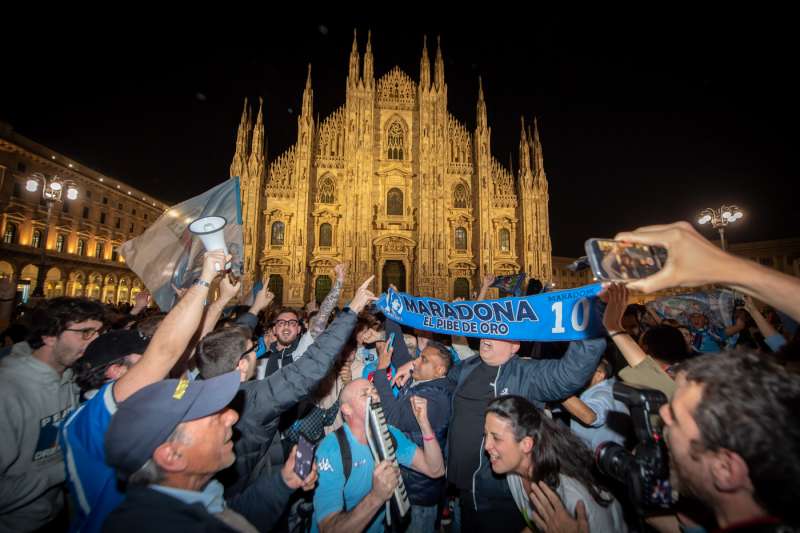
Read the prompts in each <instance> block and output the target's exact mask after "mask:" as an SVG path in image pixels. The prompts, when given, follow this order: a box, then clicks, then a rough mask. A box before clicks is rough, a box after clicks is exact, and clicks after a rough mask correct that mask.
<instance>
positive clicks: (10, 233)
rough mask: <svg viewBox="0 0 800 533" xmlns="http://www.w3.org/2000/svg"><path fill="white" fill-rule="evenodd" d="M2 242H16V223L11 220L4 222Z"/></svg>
mask: <svg viewBox="0 0 800 533" xmlns="http://www.w3.org/2000/svg"><path fill="white" fill-rule="evenodd" d="M3 242H4V243H5V244H15V243H16V242H17V225H16V224H12V223H11V222H9V223H7V224H6V231H5V233H3Z"/></svg>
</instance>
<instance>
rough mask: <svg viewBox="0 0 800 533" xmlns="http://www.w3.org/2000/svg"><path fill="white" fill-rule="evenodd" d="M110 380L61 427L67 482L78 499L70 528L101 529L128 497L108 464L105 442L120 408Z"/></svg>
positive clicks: (75, 498)
mask: <svg viewBox="0 0 800 533" xmlns="http://www.w3.org/2000/svg"><path fill="white" fill-rule="evenodd" d="M113 385H114V383H113V382H112V383H106V384H105V385H103V386H102V387H101V388H100V390H99V391H97V394H95V395H94V396H92V398H91V399H90V400H89V401H87V402H85V403H84V404H83V405H81V406H80V407H79V408H78V410H77V411H75V412H74V413H73V414H72V416H70V417H69V418H68V419H67V421H66V422H65V423H64V424H63V425H62V426H61V431H60V432H59V436H58V441H59V444H60V445H61V450H62V451H63V453H64V462H65V463H66V466H67V485H68V488H69V492H70V494H71V495H72V498H73V501H74V502H75V506H74V511H75V516H74V518H73V520H72V523H71V524H70V531H81V532H93V531H100V530H101V529H102V527H103V522H104V521H105V519H106V517H107V516H108V515H109V514H110V513H111V511H113V510H114V509H116V508H117V506H118V505H119V504H120V503H122V500H124V499H125V496H124V494H122V493H121V492H120V491H119V490H118V489H117V476H116V473H115V472H114V469H113V468H111V467H110V466H108V465H107V464H106V461H105V459H106V451H105V447H104V441H105V436H106V431H108V426H109V424H110V423H111V416H112V415H113V414H114V413H115V412H116V410H117V404H116V402H115V401H114V395H113V393H112V387H113Z"/></svg>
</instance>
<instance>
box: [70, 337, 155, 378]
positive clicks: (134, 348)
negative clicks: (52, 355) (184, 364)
mask: <svg viewBox="0 0 800 533" xmlns="http://www.w3.org/2000/svg"><path fill="white" fill-rule="evenodd" d="M148 344H150V339H147V338H145V337H143V336H142V335H141V334H140V333H139V332H138V331H133V330H130V329H116V330H112V331H109V332H107V333H103V334H102V335H100V336H99V337H97V338H96V339H95V340H93V341H92V342H91V343H90V344H89V346H87V347H86V351H84V352H83V357H81V358H80V359H79V360H78V362H77V363H75V366H76V367H77V368H78V369H81V370H89V369H91V368H100V367H101V366H105V365H107V364H109V363H113V362H114V361H117V360H118V359H122V358H123V357H125V356H126V355H131V354H134V353H135V354H139V355H143V354H144V352H145V350H147V345H148Z"/></svg>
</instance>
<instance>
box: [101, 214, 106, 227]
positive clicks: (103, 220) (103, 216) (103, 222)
mask: <svg viewBox="0 0 800 533" xmlns="http://www.w3.org/2000/svg"><path fill="white" fill-rule="evenodd" d="M100 223H101V224H105V223H106V214H105V213H100Z"/></svg>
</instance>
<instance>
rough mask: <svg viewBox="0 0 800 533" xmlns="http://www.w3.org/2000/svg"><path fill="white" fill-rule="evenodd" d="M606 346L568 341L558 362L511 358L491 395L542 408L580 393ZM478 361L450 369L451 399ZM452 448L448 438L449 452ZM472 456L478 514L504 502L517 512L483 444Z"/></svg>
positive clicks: (595, 341) (500, 370)
mask: <svg viewBox="0 0 800 533" xmlns="http://www.w3.org/2000/svg"><path fill="white" fill-rule="evenodd" d="M605 347H606V341H605V339H591V340H586V341H573V342H571V343H570V344H569V348H568V349H567V353H566V354H564V356H563V357H562V358H561V359H523V358H520V357H517V356H514V357H512V358H511V359H509V360H508V361H507V362H506V363H505V364H503V365H500V366H499V367H497V376H496V378H495V381H494V395H495V397H497V396H503V395H505V394H515V395H518V396H522V397H524V398H527V399H528V400H529V401H531V402H532V403H533V404H535V405H536V406H537V407H539V408H542V407H544V403H545V402H554V401H559V400H563V399H564V398H566V397H568V396H570V395H571V394H574V393H575V392H577V391H578V390H580V388H581V387H583V386H584V385H585V384H586V382H588V381H589V378H590V377H591V376H592V374H593V373H594V371H595V369H596V368H597V362H598V361H599V360H600V358H601V357H602V355H603V352H604V351H605ZM480 362H481V358H480V356H479V355H476V356H474V357H470V358H469V359H467V360H465V361H464V362H463V363H462V364H461V365H458V366H455V367H452V368H451V369H450V372H449V373H448V378H449V379H450V380H451V381H452V382H453V383H454V384H455V388H454V391H453V398H455V395H456V394H457V392H458V390H459V388H460V387H461V386H463V384H464V380H465V379H466V378H467V376H469V374H470V373H471V372H472V371H473V370H475V368H476V367H477V366H478V365H479V364H480ZM451 422H452V418H451ZM475 431H480V432H481V433H483V428H475ZM455 445H456V444H455V443H454V442H452V441H451V440H450V439H448V441H447V449H448V453H449V452H450V450H451V449H452V447H453V446H455ZM475 453H477V454H479V455H480V462H479V463H478V464H479V466H478V469H477V470H476V471H475V473H474V474H473V476H472V480H473V481H472V486H473V493H474V498H475V501H474V505H475V509H476V510H477V511H478V512H481V511H484V510H486V509H489V508H497V507H499V506H502V504H503V503H506V502H509V508H511V507H513V508H514V509H516V506H515V505H514V500H513V498H512V496H511V491H510V490H509V488H508V482H507V481H506V478H505V476H497V475H494V474H493V473H492V468H491V465H490V464H489V461H487V460H485V459H486V458H485V456H484V450H483V441H481V447H480V449H479V450H475ZM469 503H470V504H473V502H469Z"/></svg>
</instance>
